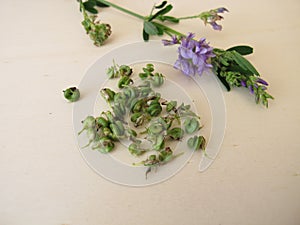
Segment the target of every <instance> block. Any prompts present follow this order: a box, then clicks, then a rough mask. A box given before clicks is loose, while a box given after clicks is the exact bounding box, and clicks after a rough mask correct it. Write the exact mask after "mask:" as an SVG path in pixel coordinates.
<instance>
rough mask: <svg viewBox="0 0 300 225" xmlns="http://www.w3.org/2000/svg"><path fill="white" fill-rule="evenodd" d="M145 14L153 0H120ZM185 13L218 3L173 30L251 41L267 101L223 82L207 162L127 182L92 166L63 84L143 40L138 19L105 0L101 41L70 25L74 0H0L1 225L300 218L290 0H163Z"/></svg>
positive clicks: (244, 222) (223, 42) (294, 8)
mask: <svg viewBox="0 0 300 225" xmlns="http://www.w3.org/2000/svg"><path fill="white" fill-rule="evenodd" d="M114 2H115V3H119V4H121V5H123V6H126V7H127V8H130V9H133V10H136V11H137V12H140V13H142V14H147V13H148V12H149V10H150V8H151V7H152V5H153V3H155V2H156V1H146V0H141V1H138V3H137V1H121V0H116V1H114ZM172 3H173V5H174V11H173V14H174V15H177V16H185V15H189V14H194V13H198V12H200V11H204V10H207V9H210V8H215V7H219V6H225V7H227V8H228V9H229V10H230V13H228V14H226V15H225V20H224V21H223V22H222V24H223V26H224V31H222V32H221V33H220V32H215V31H212V30H211V29H210V28H208V27H204V26H203V25H202V24H201V23H200V22H196V21H192V22H190V23H188V22H184V23H182V24H183V25H182V26H180V29H181V31H182V32H184V33H185V32H189V31H192V32H196V33H197V36H199V37H200V36H205V37H207V39H208V40H209V41H210V43H211V44H212V45H213V46H216V47H222V48H226V47H229V46H232V45H235V44H249V45H252V46H253V47H254V49H255V54H254V55H252V56H251V57H250V60H251V61H252V62H253V63H254V65H256V67H257V68H258V70H259V71H260V72H261V74H262V75H263V77H264V78H265V79H266V80H267V81H268V82H269V83H270V84H271V87H270V89H269V90H270V92H271V93H272V94H273V95H274V96H275V98H276V100H275V101H271V102H270V107H269V109H267V110H266V109H264V108H263V107H260V106H257V105H255V104H254V103H253V99H252V98H251V97H250V96H249V95H248V94H247V93H246V92H243V91H240V90H234V91H232V92H230V93H227V92H225V91H224V96H225V100H226V106H227V114H228V115H227V129H226V135H225V139H224V142H223V145H222V149H221V152H220V154H219V156H218V158H217V159H216V161H215V162H214V164H213V165H212V166H211V167H210V168H209V170H207V171H206V172H204V173H199V172H198V171H197V168H198V162H199V161H198V159H196V156H194V157H193V158H192V160H191V161H190V163H189V164H187V166H186V167H185V168H184V169H183V170H182V171H181V172H180V173H179V174H177V175H176V176H174V177H173V178H171V179H169V180H168V181H166V182H163V183H161V184H158V185H154V186H150V187H146V188H130V187H124V186H120V185H117V184H114V183H111V182H109V181H107V180H105V179H103V178H102V177H100V176H98V175H97V174H96V173H94V172H93V171H92V170H91V169H90V168H89V167H88V166H87V165H86V163H85V162H84V160H83V159H82V157H81V155H80V153H79V151H78V149H77V146H76V143H75V139H74V136H73V128H72V126H73V125H72V105H71V104H68V103H66V102H65V100H64V99H63V98H62V90H63V89H64V88H66V87H68V86H71V85H78V84H79V82H80V80H81V78H82V77H83V75H84V73H85V71H86V69H87V68H88V67H89V66H90V65H91V64H92V63H93V62H94V61H95V60H96V59H98V58H99V57H100V56H102V55H104V54H105V53H107V52H109V51H110V50H111V49H113V48H116V47H119V46H121V45H124V44H127V43H132V42H136V41H141V36H140V31H141V28H142V24H141V23H140V21H138V20H137V19H135V18H132V17H130V16H126V15H124V14H122V13H119V12H117V11H115V10H113V9H105V10H103V12H101V19H102V20H103V21H104V22H109V23H110V24H111V25H112V27H113V35H112V37H111V39H110V40H109V41H108V42H107V43H106V45H104V46H103V47H101V48H96V47H94V46H93V45H92V43H91V42H90V40H89V39H88V37H87V36H86V35H85V33H84V30H83V28H82V27H81V25H80V22H81V20H82V16H81V14H80V13H79V11H78V4H77V2H76V1H75V0H73V1H71V0H64V1H59V0H54V1H46V0H45V1H34V0H28V1H17V0H11V1H5V2H3V3H2V5H1V8H0V18H1V20H0V21H1V22H0V24H1V26H0V27H1V37H0V40H1V42H0V74H1V82H0V99H1V100H0V107H1V108H0V120H1V122H0V124H1V126H0V132H1V136H0V140H1V141H0V224H1V225H23V224H26V225H40V224H43V225H62V224H68V225H95V224H110V225H118V224H123V225H136V224H143V225H150V224H156V225H171V224H172V225H174V224H176V225H177V224H178V225H187V224H189V225H202V224H203V225H220V224H222V225H269V224H270V225H282V224H285V225H297V224H300V213H299V212H300V197H299V196H300V195H299V190H300V138H299V134H300V129H299V124H300V107H299V94H300V92H299V81H300V69H299V52H300V47H299V46H300V45H299V39H300V22H299V21H300V20H299V18H298V13H299V10H300V2H299V1H298V0H286V1H281V2H280V1H277V2H274V1H271V0H264V1H261V0H253V1H234V0H227V1H199V2H198V3H195V1H192V0H185V1H179V0H173V1H172Z"/></svg>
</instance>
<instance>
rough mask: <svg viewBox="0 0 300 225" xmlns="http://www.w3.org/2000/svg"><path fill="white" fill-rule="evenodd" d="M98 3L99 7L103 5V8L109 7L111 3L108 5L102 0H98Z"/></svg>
mask: <svg viewBox="0 0 300 225" xmlns="http://www.w3.org/2000/svg"><path fill="white" fill-rule="evenodd" d="M96 5H97V6H98V7H101V8H105V7H109V5H106V4H104V3H102V2H100V1H97V0H96Z"/></svg>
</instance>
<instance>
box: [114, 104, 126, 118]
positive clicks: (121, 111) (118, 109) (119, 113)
mask: <svg viewBox="0 0 300 225" xmlns="http://www.w3.org/2000/svg"><path fill="white" fill-rule="evenodd" d="M112 109H113V112H114V114H115V117H116V118H119V119H122V118H123V117H124V115H125V114H126V109H125V106H124V105H122V104H120V103H118V104H115V105H114V106H113V107H112Z"/></svg>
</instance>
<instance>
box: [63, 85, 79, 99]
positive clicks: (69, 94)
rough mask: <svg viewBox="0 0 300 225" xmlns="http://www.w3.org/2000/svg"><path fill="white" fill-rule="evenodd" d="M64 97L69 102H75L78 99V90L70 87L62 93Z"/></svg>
mask: <svg viewBox="0 0 300 225" xmlns="http://www.w3.org/2000/svg"><path fill="white" fill-rule="evenodd" d="M63 93H64V97H65V98H66V99H67V100H69V101H70V102H76V101H77V100H78V99H79V98H80V92H79V89H78V88H76V87H70V88H67V89H66V90H64V91H63Z"/></svg>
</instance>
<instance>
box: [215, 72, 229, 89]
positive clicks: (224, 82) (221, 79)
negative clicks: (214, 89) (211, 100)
mask: <svg viewBox="0 0 300 225" xmlns="http://www.w3.org/2000/svg"><path fill="white" fill-rule="evenodd" d="M217 77H218V78H219V80H220V81H221V82H222V84H223V85H224V86H225V88H226V90H227V91H230V90H231V88H230V85H229V83H228V82H227V81H226V79H225V77H222V76H220V74H217Z"/></svg>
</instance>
